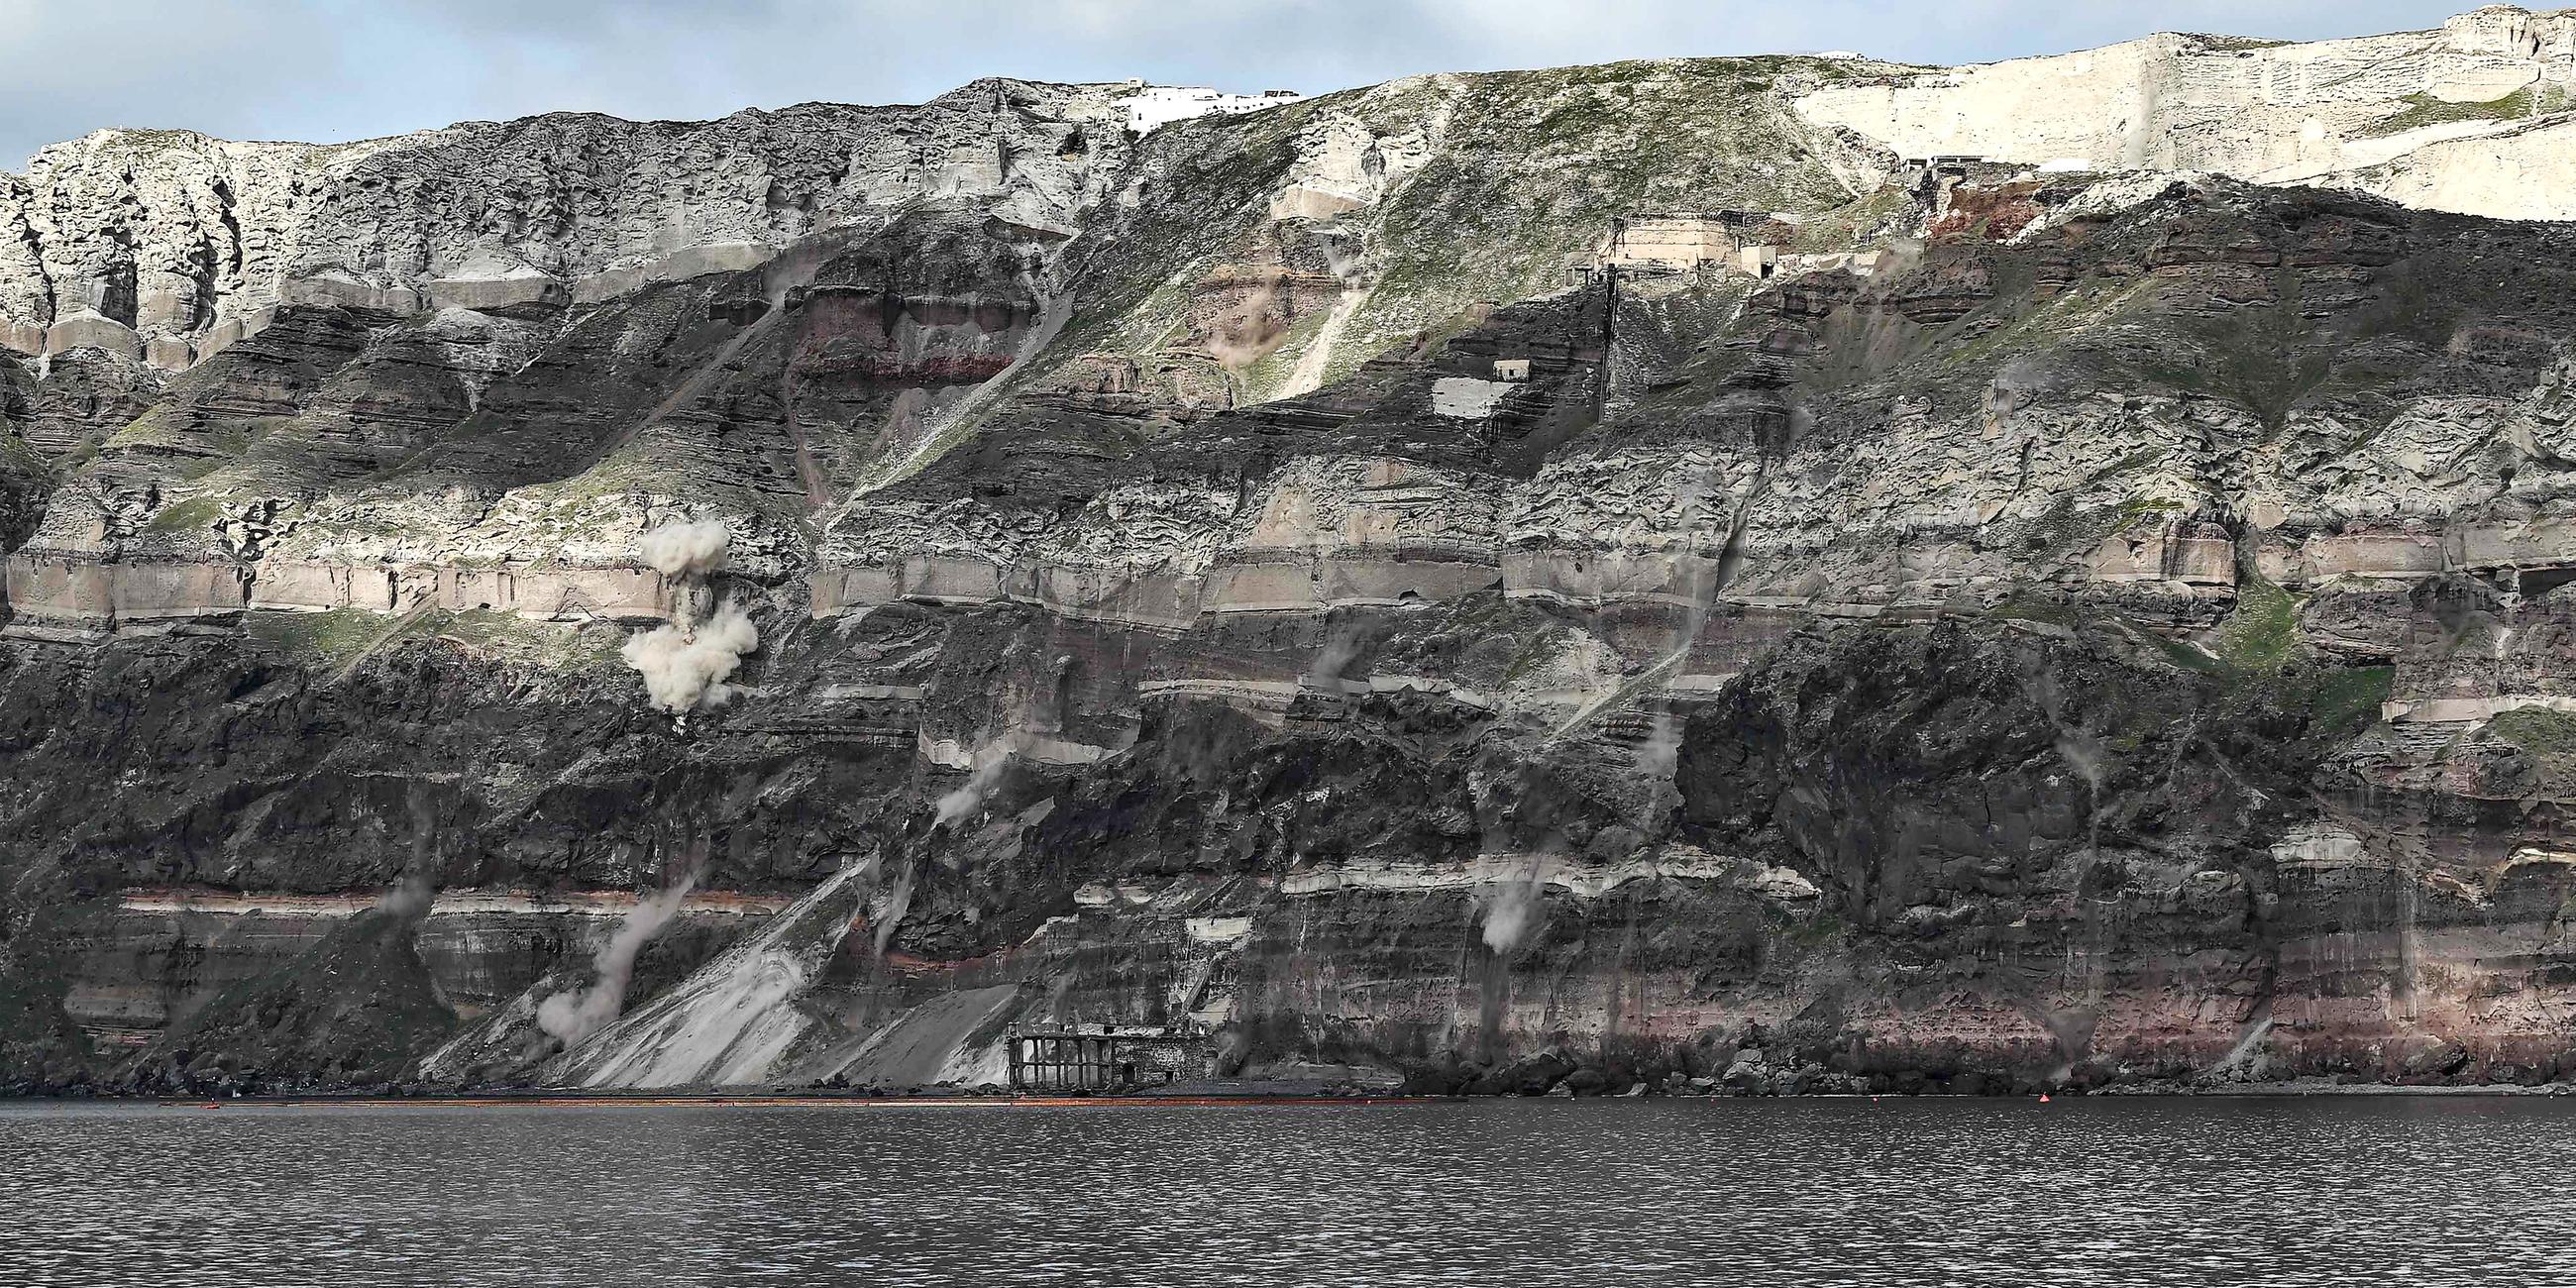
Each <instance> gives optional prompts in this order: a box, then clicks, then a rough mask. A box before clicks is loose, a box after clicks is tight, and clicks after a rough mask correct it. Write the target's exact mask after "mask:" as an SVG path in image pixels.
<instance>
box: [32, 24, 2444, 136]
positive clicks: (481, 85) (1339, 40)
mask: <svg viewBox="0 0 2576 1288" xmlns="http://www.w3.org/2000/svg"><path fill="white" fill-rule="evenodd" d="M2467 7H2469V4H2468V3H2467V0H2450V2H2448V3H2427V2H2425V0H2344V2H2338V0H2272V2H2270V3H2264V2H2262V0H2240V2H2237V3H2217V2H2215V0H2165V2H2163V3H2156V4H2147V3H2140V2H2138V0H2110V2H2106V3H2095V4H2084V5H2069V4H2064V3H2062V2H2060V0H2047V2H2045V3H2043V2H2041V0H1952V2H1951V3H1949V4H1944V5H1939V6H1931V5H1920V4H1917V3H1914V0H1734V2H1732V3H1726V2H1721V3H1711V2H1710V0H1596V2H1595V3H1588V4H1570V3H1566V0H1272V2H1269V3H1254V2H1253V0H1192V2H1182V0H950V2H949V3H944V4H938V5H924V4H920V3H917V0H748V2H746V3H736V4H728V5H726V6H723V7H722V8H721V9H720V10H715V11H713V12H711V10H710V7H709V6H706V5H703V4H698V3H691V2H687V0H552V2H549V3H543V4H530V3H526V0H378V2H377V3H373V4H367V3H357V2H354V0H189V2H187V3H178V2H175V0H120V2H119V3H114V4H78V5H76V4H62V3H58V2H57V0H0V31H6V32H7V33H8V37H7V39H5V40H0V166H6V167H16V166H17V165H18V163H19V159H20V158H23V157H26V156H28V155H30V154H31V153H33V152H34V151H35V150H36V148H38V147H40V146H42V145H43V144H46V143H50V142H55V141H58V140H62V139H68V138H74V137H77V136H79V135H81V134H84V133H86V132H88V131H90V130H92V129H97V128H100V127H103V126H110V125H127V126H144V127H155V128H187V129H196V130H202V131H205V132H206V133H209V134H214V135H218V136H220V137H225V138H252V139H304V140H309V141H314V142H336V141H341V140H346V139H352V138H364V137H369V136H373V135H381V134H394V133H400V132H403V131H406V130H414V129H427V128H431V127H435V126H440V125H446V124H450V123H453V122H455V121H460V120H500V119H506V118H509V117H513V116H524V115H528V114H531V113H535V112H542V111H550V110H586V111H603V112H613V113H616V114H618V115H621V116H631V117H647V118H703V117H711V116H722V115H725V114H727V113H729V112H732V111H735V110H738V109H740V108H745V107H781V106H785V105H787V104H790V103H796V102H803V101H808V100H816V99H821V100H829V101H838V102H857V103H889V102H918V101H921V100H922V99H925V98H930V97H933V96H936V95H937V94H939V93H941V92H942V91H944V90H947V89H951V88H954V87H955V86H957V85H961V84H963V83H965V82H967V81H970V80H973V79H975V78H977V77H979V76H996V75H999V76H1022V77H1029V78H1033V79H1041V80H1063V81H1116V80H1124V79H1127V78H1129V77H1134V76H1142V77H1145V78H1148V79H1151V80H1157V81H1164V82H1180V83H1206V84H1215V85H1220V86H1224V87H1228V88H1234V89H1267V88H1274V87H1275V88H1292V89H1300V90H1306V91H1309V92H1315V91H1322V90H1329V89H1338V88H1345V87H1348V86H1352V85H1364V84H1371V83H1374V82H1377V81H1381V80H1388V79H1392V78H1394V77H1398V76H1405V75H1411V74H1415V73H1422V72H1438V71H1476V70H1492V69H1497V68H1514V67H1545V66H1558V65H1563V64H1568V63H1584V62H1604V61H1610V60H1614V59H1621V58H1640V57H1669V56H1686V55H1703V54H1753V53H1772V52H1781V51H1795V50H1819V49H1855V50H1858V51H1861V52H1863V53H1870V54H1876V55H1879V56H1882V57H1889V58H1901V59H1907V60H1912V61H1917V62H1945V63H1946V62H1969V61H1979V60H1986V59H1994V58H2004V57H2012V56H2017V55H2022V54H2034V53H2056V52H2062V51H2064V50H2067V49H2073V48H2080V47H2084V46H2088V45H2097V44H2103V43H2107V42H2110V41H2116V40H2124V39H2128V38H2131V37H2134V36H2139V35H2143V34H2145V33H2147V32H2149V31H2153V30H2157V29H2184V30H2209V31H2225V32H2230V33H2234V34H2239V35H2250V36H2273V37H2282V38H2291V39H2315V38H2319V37H2324V36H2338V35H2360V34H2365V33H2369V32H2376V31H2389V30H2399V29H2406V28H2414V27H2428V26H2433V25H2436V24H2438V23H2439V22H2440V21H2441V20H2442V19H2443V18H2444V17H2447V16H2448V15H2449V14H2451V13H2452V12H2455V11H2457V10H2460V9H2465V8H2467Z"/></svg>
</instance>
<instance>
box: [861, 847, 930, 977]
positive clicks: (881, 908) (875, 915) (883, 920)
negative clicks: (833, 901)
mask: <svg viewBox="0 0 2576 1288" xmlns="http://www.w3.org/2000/svg"><path fill="white" fill-rule="evenodd" d="M919 872H920V868H919V867H918V866H917V865H916V866H913V867H907V868H905V869H904V870H903V877H902V879H901V880H898V881H896V882H895V883H894V888H893V889H891V890H888V891H886V892H885V896H884V898H883V899H882V900H880V901H879V902H878V904H877V906H875V907H873V908H871V909H869V910H868V919H869V920H870V921H872V922H874V923H875V926H876V929H875V932H874V936H873V937H874V939H875V941H876V943H875V946H876V953H877V956H879V957H883V956H885V950H886V945H887V944H888V943H891V942H893V940H894V931H895V927H897V926H900V925H902V924H903V915H904V914H905V913H907V912H910V911H912V880H913V877H914V876H916V875H918V874H919Z"/></svg>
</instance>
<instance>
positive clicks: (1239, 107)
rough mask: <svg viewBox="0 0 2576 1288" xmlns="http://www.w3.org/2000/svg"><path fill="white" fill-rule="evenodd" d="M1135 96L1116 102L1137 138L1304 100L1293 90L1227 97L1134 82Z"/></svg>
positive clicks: (1201, 90)
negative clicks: (1213, 116) (1200, 119)
mask: <svg viewBox="0 0 2576 1288" xmlns="http://www.w3.org/2000/svg"><path fill="white" fill-rule="evenodd" d="M1133 83H1134V85H1135V86H1136V92H1134V93H1132V94H1129V95H1127V96H1126V97H1124V98H1120V99H1118V100H1116V102H1117V103H1118V104H1119V105H1120V106H1122V107H1125V108H1126V109H1127V128H1128V129H1131V130H1134V131H1135V132H1137V133H1138V134H1151V133H1153V132H1154V130H1155V129H1156V128H1157V127H1159V126H1165V125H1169V124H1171V123H1172V122H1174V121H1186V120H1189V119H1190V118H1191V117H1194V116H1206V115H1208V114H1209V113H1211V112H1223V113H1227V114H1229V115H1231V114H1234V113H1238V112H1258V111H1260V110H1262V109H1263V108H1268V107H1277V106H1279V105H1280V104H1282V103H1294V102H1296V101H1297V100H1299V99H1301V98H1304V97H1306V96H1305V95H1303V94H1300V93H1298V92H1297V91H1295V90H1289V89H1265V90H1263V91H1261V92H1260V93H1258V94H1227V93H1222V92H1220V91H1217V90H1213V89H1209V88H1208V87H1206V86H1204V85H1148V84H1146V83H1144V82H1143V81H1136V82H1133Z"/></svg>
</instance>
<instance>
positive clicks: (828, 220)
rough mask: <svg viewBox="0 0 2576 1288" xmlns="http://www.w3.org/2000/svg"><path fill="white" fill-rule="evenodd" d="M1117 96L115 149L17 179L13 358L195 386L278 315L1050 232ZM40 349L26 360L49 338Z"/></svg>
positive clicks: (1094, 151) (160, 136)
mask: <svg viewBox="0 0 2576 1288" xmlns="http://www.w3.org/2000/svg"><path fill="white" fill-rule="evenodd" d="M1113 88H1114V87H1109V86H1092V87H1081V86H1059V85H1036V84H1030V83H1028V82H1023V81H1004V80H991V81H979V82H977V83H975V84H973V85H969V86H966V87H964V88H962V89H959V90H957V91H955V92H954V93H951V94H948V95H946V96H944V97H941V98H939V99H936V100H933V101H932V102H930V103H926V104H923V105H921V106H919V107H903V108H862V107H845V106H836V105H824V104H808V105H804V106H800V107H793V108H787V109H783V110H780V111H776V112H757V111H755V112H744V113H740V114H738V115H735V116H731V117H727V118H724V119H723V120H719V121H708V122H693V123H668V122H664V123H642V122H634V121H623V120H618V119H615V118H612V117H604V116H598V115H592V114H576V113H562V114H557V115H552V116H544V117H537V118H533V119H530V120H526V121H514V122H508V123H503V124H494V123H489V122H480V123H474V124H467V125H459V126H452V127H450V128H447V129H444V130H430V131H424V132H422V133H419V134H410V135H403V136H399V137H396V138H388V139H370V140H367V141H364V142H360V143H351V144H343V145H334V146H313V145H307V144H268V143H234V142H228V141H225V140H220V139H210V138H207V137H205V136H203V135H200V134H194V133H190V132H187V131H183V130H162V131H138V130H107V131H101V132H99V133H97V134H92V135H90V136H88V137H86V138H82V139H79V140H76V141H74V142H70V143H64V144H58V145H56V146H54V147H50V148H47V149H45V150H44V151H43V152H40V153H38V154H37V155H36V157H35V159H34V160H33V161H31V162H30V163H29V167H28V171H27V173H26V174H25V175H24V176H9V177H8V178H7V179H6V181H5V183H0V228H8V229H14V230H16V231H17V235H16V236H13V237H7V238H0V242H5V244H6V247H7V249H6V250H0V341H5V342H6V343H7V344H8V346H9V347H12V348H17V349H19V350H21V351H23V352H28V353H43V352H67V351H70V350H72V349H76V348H79V347H82V346H84V345H92V346H99V347H103V348H106V349H108V350H110V351H114V352H121V353H122V355H123V356H126V357H132V358H147V357H148V358H149V359H150V360H151V361H152V362H153V363H154V364H155V365H159V366H167V367H184V366H186V365H188V364H189V363H190V362H191V361H194V360H196V359H197V358H200V357H203V356H205V355H207V354H210V353H213V352H215V351H217V350H220V349H221V348H223V347H225V346H227V345H229V344H231V343H233V342H235V341H237V340H238V339H239V338H240V337H241V336H242V335H244V334H247V333H249V332H251V331H256V330H258V329H259V328H260V327H261V326H262V325H264V324H265V321H266V318H267V315H268V310H270V309H272V308H274V307H276V306H277V305H279V304H281V303H303V304H342V305H354V306H359V307H364V308H370V309H377V310H384V311H388V312H394V313H413V312H424V311H436V310H440V309H471V310H477V311H483V312H494V311H500V312H507V311H512V310H526V309H541V308H547V307H552V306H560V305H562V304H565V303H568V302H573V301H588V300H595V299H601V298H605V297H607V296H611V295H615V294H619V293H622V292H624V291H628V290H632V289H635V288H636V287H639V286H642V285H644V284H646V283H648V282H653V281H661V280H677V279H685V278H689V277H695V276H699V275H701V274H705V273H709V272H723V271H731V270H738V269H742V268H747V267H750V266H752V265H755V264H758V263H760V262H762V261H763V260H766V259H768V258H769V257H770V256H772V255H774V254H776V253H777V252H778V251H779V250H780V249H781V248H783V247H785V246H787V245H788V244H790V243H792V242H794V241H796V240H798V239H800V238H802V237H804V236H806V235H807V234H809V233H813V232H816V231H820V230H822V229H825V228H830V227H836V226H842V225H849V224H865V223H868V222H870V221H874V220H881V219H883V218H885V217H886V216H887V215H889V214H891V213H892V212H893V211H894V210H896V209H897V208H899V207H901V206H903V205H905V204H906V203H908V202H912V201H917V200H925V199H931V200H971V201H975V202H977V203H979V204H981V205H983V206H984V207H986V208H988V209H990V210H991V211H992V212H993V214H994V215H995V217H997V218H1001V219H1005V220H1008V221H1010V222H1012V223H1013V224H1015V225H1018V226H1021V227H1025V228H1029V229H1033V230H1040V231H1045V232H1050V233H1052V234H1053V235H1056V236H1063V235H1067V234H1069V233H1070V232H1071V231H1072V224H1071V221H1072V217H1073V214H1074V212H1075V211H1076V210H1078V209H1079V208H1081V207H1082V206H1083V205H1085V204H1087V203H1088V202H1089V201H1091V200H1093V199H1095V198H1096V197H1097V196H1098V195H1099V192H1100V186H1101V184H1102V183H1104V182H1105V179H1106V176H1107V175H1108V174H1110V173H1112V172H1114V171H1115V170H1116V168H1117V167H1118V164H1119V162H1120V161H1121V160H1122V159H1123V157H1124V156H1125V152H1126V137H1125V133H1124V125H1123V120H1124V116H1123V112H1122V111H1120V110H1119V109H1115V108H1113V107H1111V106H1110V93H1109V91H1110V90H1112V89H1113ZM31 341H32V343H31Z"/></svg>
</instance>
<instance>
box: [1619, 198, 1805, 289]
mask: <svg viewBox="0 0 2576 1288" xmlns="http://www.w3.org/2000/svg"><path fill="white" fill-rule="evenodd" d="M1786 232H1787V229H1786V227H1785V226H1784V225H1783V223H1782V221H1780V220H1779V219H1778V217H1776V216H1774V215H1772V214H1770V213H1768V212H1764V211H1753V210H1724V211H1717V212H1715V213H1708V214H1666V215H1654V216H1639V217H1635V218H1628V219H1621V220H1618V221H1616V222H1615V223H1613V224H1612V225H1611V228H1610V235H1609V237H1608V239H1607V240H1606V241H1605V242H1604V243H1603V244H1602V247H1601V249H1600V250H1599V251H1598V252H1597V253H1595V254H1594V256H1593V258H1592V263H1593V265H1594V266H1595V267H1598V266H1603V265H1615V266H1617V267H1620V268H1624V269H1630V270H1646V271H1668V272H1701V271H1706V270H1709V269H1715V270H1716V271H1719V272H1739V273H1743V274H1746V275H1747V276H1751V277H1769V276H1770V275H1771V272H1772V269H1773V268H1774V267H1776V266H1777V264H1778V262H1779V245H1778V242H1779V241H1780V240H1781V238H1782V237H1783V235H1784V234H1785V233H1786Z"/></svg>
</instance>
